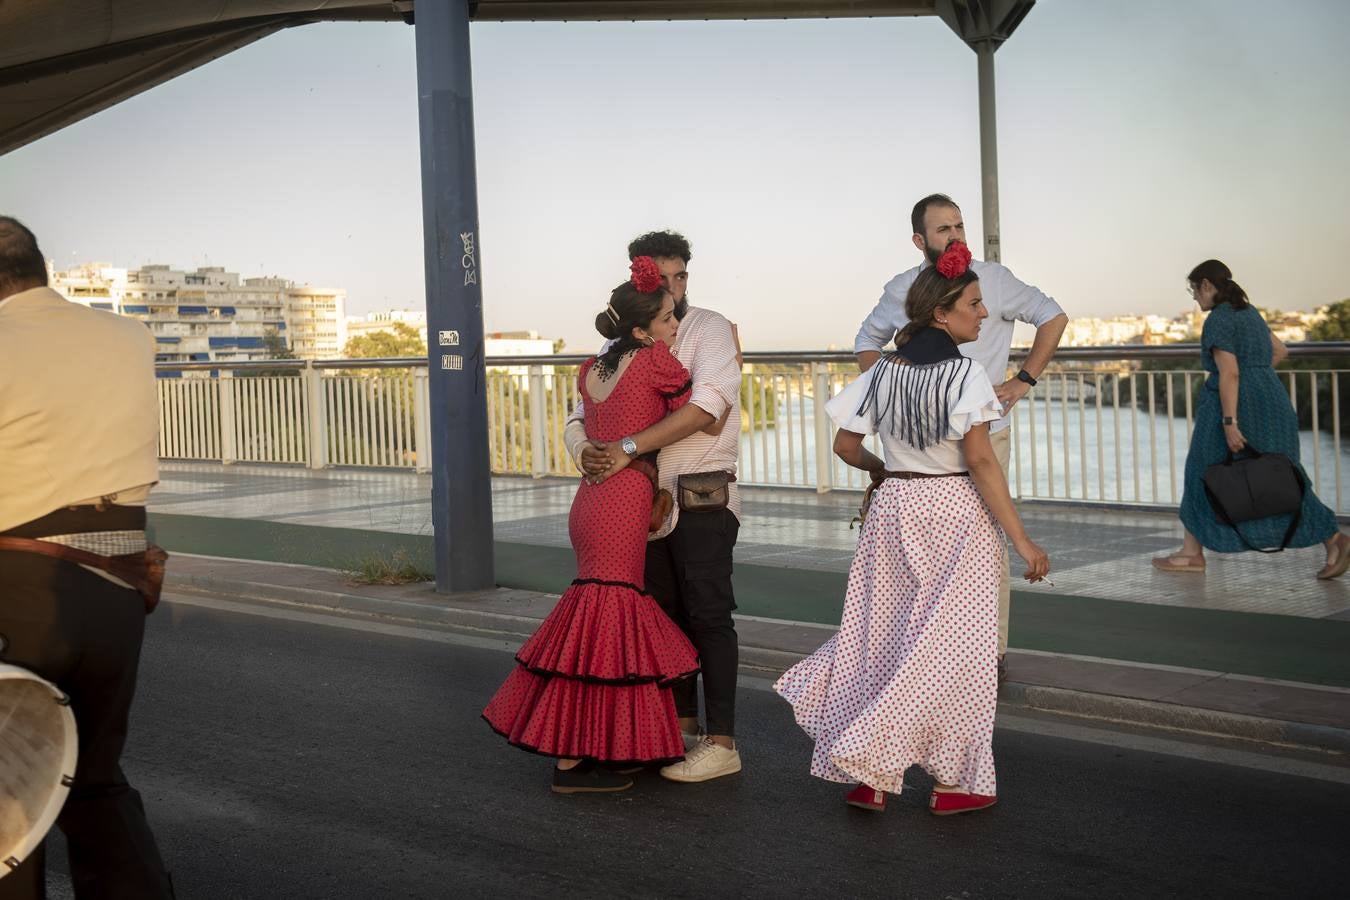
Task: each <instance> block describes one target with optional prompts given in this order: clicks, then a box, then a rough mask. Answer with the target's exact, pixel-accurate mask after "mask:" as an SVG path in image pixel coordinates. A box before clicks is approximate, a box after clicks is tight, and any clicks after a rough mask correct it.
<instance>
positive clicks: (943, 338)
mask: <svg viewBox="0 0 1350 900" xmlns="http://www.w3.org/2000/svg"><path fill="white" fill-rule="evenodd" d="M875 368H876V370H877V371H876V374H875V375H873V376H872V383H871V384H870V385H869V386H868V388H867V393H866V394H864V395H863V399H862V404H861V405H860V406H859V407H858V411H857V413H856V415H859V416H863V415H869V414H870V415H871V417H872V421H873V423H874V424H875V425H876V428H877V431H881V430H882V428H883V424H882V423H883V420H885V421H886V422H887V425H886V426H885V428H886V430H887V431H889V432H890V433H891V434H893V435H895V436H896V437H897V438H899V439H900V440H902V441H904V442H905V443H907V444H909V445H910V446H911V447H914V448H915V449H916V450H925V449H927V448H928V447H931V446H933V445H934V444H936V443H938V442H939V441H941V440H942V439H943V438H944V437H946V435H947V427H948V425H949V424H950V423H951V415H950V410H949V409H948V403H947V398H948V397H949V396H950V395H951V390H952V387H953V386H954V385H962V386H964V385H965V381H966V376H967V375H968V374H969V373H970V360H969V359H967V358H966V357H964V356H962V355H961V351H960V350H958V349H956V342H955V341H953V340H952V339H951V336H950V335H948V334H947V332H945V331H943V330H942V329H940V328H932V327H928V328H921V329H919V330H918V331H917V332H916V333H915V334H914V336H913V337H912V338H910V339H909V342H908V343H906V344H905V346H903V347H901V348H900V349H899V350H897V351H896V352H894V353H886V354H883V355H882V357H881V359H879V360H877V363H876V366H875Z"/></svg>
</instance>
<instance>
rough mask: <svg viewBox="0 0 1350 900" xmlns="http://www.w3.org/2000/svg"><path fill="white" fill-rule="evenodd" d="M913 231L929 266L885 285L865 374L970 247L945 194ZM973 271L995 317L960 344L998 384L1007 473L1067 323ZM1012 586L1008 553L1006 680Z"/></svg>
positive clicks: (993, 271)
mask: <svg viewBox="0 0 1350 900" xmlns="http://www.w3.org/2000/svg"><path fill="white" fill-rule="evenodd" d="M910 225H911V226H912V227H913V229H914V237H913V240H914V246H915V247H916V248H918V250H919V252H920V253H922V254H923V255H924V261H923V262H922V263H921V264H919V265H917V266H915V267H914V268H912V269H909V270H908V271H906V272H902V273H900V274H899V275H897V276H895V277H894V278H892V279H891V280H890V281H889V282H887V283H886V287H885V288H884V289H883V291H882V295H881V299H880V300H879V301H877V305H876V307H875V308H874V309H873V310H872V312H871V313H870V314H869V315H868V316H867V318H866V319H865V320H863V323H862V327H861V328H859V329H858V336H857V338H855V339H854V342H853V352H854V353H855V354H857V357H858V368H859V369H861V370H862V371H864V372H866V371H867V370H868V369H869V368H871V367H872V364H873V363H875V362H876V361H877V359H878V358H879V357H880V356H881V353H882V350H883V349H884V348H885V346H886V345H887V344H889V343H890V342H891V341H893V340H894V339H895V333H896V332H897V331H899V330H900V329H901V328H903V327H905V324H906V323H907V322H908V321H909V318H908V317H907V316H906V315H905V296H906V295H907V294H908V293H909V287H910V285H912V284H913V283H914V279H915V278H917V277H919V272H921V271H922V270H923V268H924V267H925V266H929V265H933V264H934V263H936V262H937V260H938V257H940V256H941V255H942V253H943V252H944V251H945V250H946V249H947V248H948V247H949V246H950V245H951V244H953V243H955V242H958V241H959V242H961V243H965V241H966V224H965V221H964V219H963V218H962V216H961V208H960V207H959V206H957V205H956V203H955V201H953V200H952V199H951V198H950V197H948V196H947V195H946V194H931V195H929V196H927V197H924V198H923V199H922V200H920V201H919V202H918V203H916V204H914V210H913V211H912V213H911V214H910ZM970 265H971V268H972V269H974V270H975V274H976V275H978V276H979V277H980V293H981V294H982V295H983V296H984V305H985V307H986V308H987V309H988V310H989V318H988V319H986V320H985V321H984V326H983V327H982V328H981V329H980V337H979V339H978V340H976V341H972V342H971V343H968V344H962V345H961V352H962V353H963V354H964V355H966V356H968V357H970V358H971V359H974V360H976V361H977V362H979V363H980V365H982V366H984V370H985V371H986V372H988V373H989V377H990V378H993V379H995V380H996V382H995V386H994V393H995V394H997V395H998V399H999V400H1000V401H1001V402H1002V404H1003V411H1004V417H1003V418H1002V419H1000V420H998V421H997V422H995V423H993V424H992V425H990V427H989V437H990V439H991V441H992V443H993V445H994V451H995V452H996V453H997V454H998V459H999V463H1000V464H1001V465H1002V466H1003V473H1004V475H1006V474H1007V472H1008V457H1009V453H1010V450H1011V446H1010V435H1009V432H1008V426H1009V425H1010V424H1011V422H1010V421H1009V419H1008V413H1011V412H1012V408H1013V406H1015V405H1016V404H1017V402H1018V401H1019V400H1021V399H1022V398H1023V397H1025V396H1026V395H1027V393H1028V392H1029V391H1030V390H1031V389H1032V387H1034V386H1035V384H1036V379H1037V378H1039V377H1040V376H1041V373H1042V372H1043V371H1045V367H1046V366H1047V365H1049V364H1050V359H1051V357H1053V356H1054V355H1055V350H1056V349H1057V348H1058V347H1059V339H1060V337H1062V336H1063V334H1064V327H1065V326H1066V325H1068V324H1069V317H1068V316H1067V315H1065V313H1064V310H1063V309H1061V308H1060V306H1059V304H1058V303H1056V302H1055V301H1054V300H1052V299H1051V298H1050V297H1048V296H1046V295H1045V294H1044V293H1042V292H1041V291H1040V290H1039V289H1038V288H1035V287H1032V286H1031V285H1029V284H1024V283H1023V282H1021V281H1019V280H1018V279H1017V278H1016V277H1015V276H1014V275H1013V273H1012V272H1010V271H1008V269H1007V268H1005V267H1004V266H1002V265H999V264H998V263H993V262H983V261H981V260H978V259H977V260H973V261H972V262H971V264H970ZM1016 322H1026V323H1028V324H1029V325H1034V326H1035V328H1036V338H1035V340H1034V341H1033V342H1032V345H1031V350H1030V352H1029V353H1028V354H1027V358H1026V361H1025V363H1023V365H1022V368H1021V369H1020V370H1019V371H1018V372H1017V373H1016V374H1015V375H1014V376H1013V377H1011V378H1007V380H1006V381H1001V383H999V381H1000V380H1002V379H1004V378H1005V377H1006V376H1007V372H1008V354H1009V352H1010V350H1011V348H1012V336H1013V326H1014V323H1016ZM1010 600H1011V583H1010V580H1009V577H1008V554H1007V551H1006V550H1005V551H1004V554H1003V580H1002V583H1001V584H1000V586H999V616H998V672H999V680H1000V681H1002V680H1003V678H1004V676H1005V672H1006V670H1005V667H1004V655H1005V654H1006V653H1007V650H1008V612H1009V610H1008V607H1009V603H1010Z"/></svg>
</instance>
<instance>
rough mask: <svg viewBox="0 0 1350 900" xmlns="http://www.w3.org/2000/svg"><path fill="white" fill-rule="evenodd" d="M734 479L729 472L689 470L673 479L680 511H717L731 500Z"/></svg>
mask: <svg viewBox="0 0 1350 900" xmlns="http://www.w3.org/2000/svg"><path fill="white" fill-rule="evenodd" d="M735 480H736V476H735V475H732V474H731V473H730V472H720V471H719V472H691V473H689V474H687V475H680V476H678V477H677V478H676V479H675V493H676V495H677V496H678V497H679V502H680V511H681V512H717V510H719V509H726V508H727V504H728V503H729V502H731V488H730V487H728V485H730V484H731V482H733V481H735Z"/></svg>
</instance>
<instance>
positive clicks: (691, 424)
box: [633, 403, 717, 454]
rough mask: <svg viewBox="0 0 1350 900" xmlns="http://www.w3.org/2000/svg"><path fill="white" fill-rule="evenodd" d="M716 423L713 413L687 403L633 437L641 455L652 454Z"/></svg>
mask: <svg viewBox="0 0 1350 900" xmlns="http://www.w3.org/2000/svg"><path fill="white" fill-rule="evenodd" d="M716 421H717V419H715V418H714V417H713V415H712V413H710V412H708V411H707V410H705V409H703V408H702V407H701V406H695V405H694V404H692V403H686V404H685V405H684V406H682V407H680V408H679V409H677V410H675V412H673V413H671V414H670V415H668V416H666V417H665V418H664V419H662V420H661V421H660V422H657V423H656V424H655V425H651V426H649V427H647V428H644V429H643V430H642V431H639V432H638V433H637V434H635V435H633V442H634V443H636V444H637V452H638V453H639V454H642V453H651V452H652V451H653V450H660V449H662V448H664V447H669V446H670V445H671V444H673V443H675V442H676V441H682V440H684V439H685V438H687V437H689V435H691V434H693V433H694V432H696V431H701V430H703V429H704V428H707V427H708V426H709V425H711V424H713V423H714V422H716Z"/></svg>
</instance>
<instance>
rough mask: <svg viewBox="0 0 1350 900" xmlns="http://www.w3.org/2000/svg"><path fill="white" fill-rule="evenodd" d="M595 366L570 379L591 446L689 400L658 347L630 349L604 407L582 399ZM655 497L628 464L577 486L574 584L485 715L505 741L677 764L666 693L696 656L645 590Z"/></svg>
mask: <svg viewBox="0 0 1350 900" xmlns="http://www.w3.org/2000/svg"><path fill="white" fill-rule="evenodd" d="M594 364H595V359H594V358H591V359H589V360H587V361H586V362H585V363H583V364H582V366H581V372H580V374H579V375H578V380H579V383H580V390H581V396H582V399H583V401H584V404H585V414H586V418H585V422H586V434H587V436H588V437H590V438H591V439H593V440H600V441H615V442H617V441H620V440H623V438H625V437H627V436H630V435H633V434H637V433H638V432H639V431H641V430H643V429H644V428H646V427H647V426H649V425H652V424H654V423H656V422H658V421H660V420H661V419H662V418H663V417H664V416H665V415H666V414H667V413H669V412H672V411H674V410H676V409H679V408H680V407H681V406H683V405H684V404H685V403H687V402H688V400H689V393H690V387H691V385H690V381H689V373H688V371H687V370H686V369H685V368H684V366H682V365H680V363H679V361H678V360H676V359H675V357H674V356H672V355H671V354H670V351H669V350H668V349H667V348H666V345H665V344H661V343H656V344H653V345H652V346H650V347H644V348H642V349H641V350H638V351H637V352H636V353H635V354H634V356H633V357H632V359H631V360H630V362H629V364H628V367H627V368H626V369H625V370H624V371H622V372H620V373H619V376H618V377H619V381H618V382H617V383H616V384H615V386H614V389H613V390H612V391H611V392H610V394H609V396H608V397H606V398H605V399H604V400H602V401H597V400H592V399H591V397H590V395H589V394H588V393H587V391H586V374H587V372H589V371H590V369H591V366H593V365H594ZM653 490H654V489H653V487H652V482H651V480H650V478H649V477H648V475H647V474H644V473H643V472H642V471H639V470H638V469H635V468H632V467H628V468H625V469H623V470H622V471H620V472H618V473H617V474H615V475H613V476H611V477H610V478H608V479H606V480H605V481H604V482H602V483H601V484H598V485H591V484H587V483H586V482H585V481H583V482H582V483H581V487H579V488H578V489H577V494H576V497H575V499H573V501H572V511H571V514H570V515H569V516H568V533H569V535H570V536H571V539H572V548H573V550H575V551H576V555H577V577H576V580H575V581H573V582H572V585H571V587H569V588H568V589H567V592H566V593H564V594H563V595H562V598H561V599H560V600H559V601H558V604H557V606H555V607H554V608H553V612H551V613H550V614H549V616H548V618H546V619H545V620H544V622H543V624H542V625H540V626H539V630H538V631H536V632H535V633H534V635H533V636H532V637H531V638H530V639H529V640H528V641H526V642H525V645H524V646H523V647H521V648H520V652H518V653H517V654H516V662H517V663H519V665H518V666H517V667H516V668H515V670H514V671H512V673H511V674H510V676H508V677H507V679H506V682H505V683H504V684H503V685H502V686H501V687H500V688H499V689H498V690H497V693H496V695H495V696H493V698H492V701H491V702H490V703H488V705H487V708H486V709H484V710H483V718H484V719H486V720H487V722H488V724H489V725H491V726H492V729H493V730H494V731H496V732H497V733H498V734H500V735H502V736H503V737H505V738H506V739H507V740H508V741H509V742H510V743H511V744H513V745H515V746H517V747H520V748H522V749H525V750H530V751H533V752H535V753H542V754H544V755H547V756H556V757H562V758H574V759H584V760H592V761H595V762H602V763H652V762H662V761H673V760H677V759H679V758H681V757H683V756H684V743H683V740H682V738H681V737H680V728H679V722H678V719H677V718H676V715H675V701H674V699H673V697H672V695H671V685H672V684H673V683H674V682H676V681H678V680H680V679H681V678H684V677H687V676H689V675H692V674H694V673H695V672H697V671H698V655H697V651H695V650H694V647H693V645H692V644H690V643H689V639H688V638H686V637H685V635H684V633H683V632H682V631H680V629H679V627H678V626H676V625H675V623H674V622H672V621H671V620H670V618H669V617H668V616H666V614H665V613H664V612H663V611H662V610H661V608H660V606H658V605H657V603H656V601H655V600H654V599H653V598H652V596H651V595H650V594H648V593H646V591H645V584H646V582H645V569H646V552H647V524H648V521H649V518H650V514H651V508H652V499H653Z"/></svg>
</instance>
